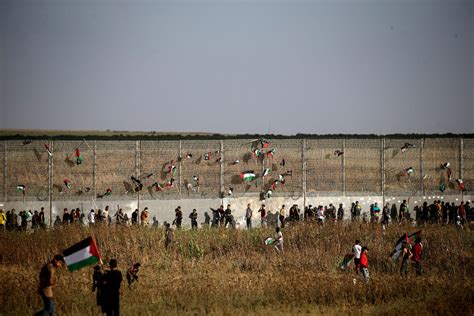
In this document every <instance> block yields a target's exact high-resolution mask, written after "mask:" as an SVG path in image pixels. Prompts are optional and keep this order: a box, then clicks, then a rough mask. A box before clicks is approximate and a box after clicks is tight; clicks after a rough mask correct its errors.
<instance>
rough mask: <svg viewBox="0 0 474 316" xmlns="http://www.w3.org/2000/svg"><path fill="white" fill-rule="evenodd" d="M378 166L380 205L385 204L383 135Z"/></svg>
mask: <svg viewBox="0 0 474 316" xmlns="http://www.w3.org/2000/svg"><path fill="white" fill-rule="evenodd" d="M380 168H381V172H380V173H381V179H380V181H381V184H380V186H381V190H382V207H383V206H384V205H385V137H383V138H382V141H381V148H380Z"/></svg>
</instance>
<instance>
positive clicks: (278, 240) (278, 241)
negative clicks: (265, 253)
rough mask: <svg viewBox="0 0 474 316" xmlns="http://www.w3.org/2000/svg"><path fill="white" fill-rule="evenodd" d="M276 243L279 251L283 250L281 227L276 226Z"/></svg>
mask: <svg viewBox="0 0 474 316" xmlns="http://www.w3.org/2000/svg"><path fill="white" fill-rule="evenodd" d="M274 245H275V249H276V250H277V251H278V252H283V234H282V233H281V230H280V227H277V228H276V233H275V242H274Z"/></svg>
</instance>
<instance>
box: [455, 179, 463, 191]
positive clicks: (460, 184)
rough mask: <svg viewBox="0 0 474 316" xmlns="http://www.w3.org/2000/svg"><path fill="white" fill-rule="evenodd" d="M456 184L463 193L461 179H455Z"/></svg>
mask: <svg viewBox="0 0 474 316" xmlns="http://www.w3.org/2000/svg"><path fill="white" fill-rule="evenodd" d="M456 182H457V183H458V185H459V190H460V191H464V182H463V181H462V179H457V180H456Z"/></svg>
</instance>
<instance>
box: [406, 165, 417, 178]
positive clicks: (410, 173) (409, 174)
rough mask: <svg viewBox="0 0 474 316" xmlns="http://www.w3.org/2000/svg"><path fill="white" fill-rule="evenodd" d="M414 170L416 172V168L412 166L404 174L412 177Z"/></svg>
mask: <svg viewBox="0 0 474 316" xmlns="http://www.w3.org/2000/svg"><path fill="white" fill-rule="evenodd" d="M414 172H415V169H413V168H412V167H410V168H407V169H405V173H404V174H405V175H406V176H409V177H411V176H412V175H413V173H414Z"/></svg>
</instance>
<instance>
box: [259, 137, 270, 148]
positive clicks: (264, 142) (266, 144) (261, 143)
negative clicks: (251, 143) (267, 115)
mask: <svg viewBox="0 0 474 316" xmlns="http://www.w3.org/2000/svg"><path fill="white" fill-rule="evenodd" d="M260 145H261V146H262V148H267V147H268V146H270V142H269V141H266V140H265V139H263V138H260Z"/></svg>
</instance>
